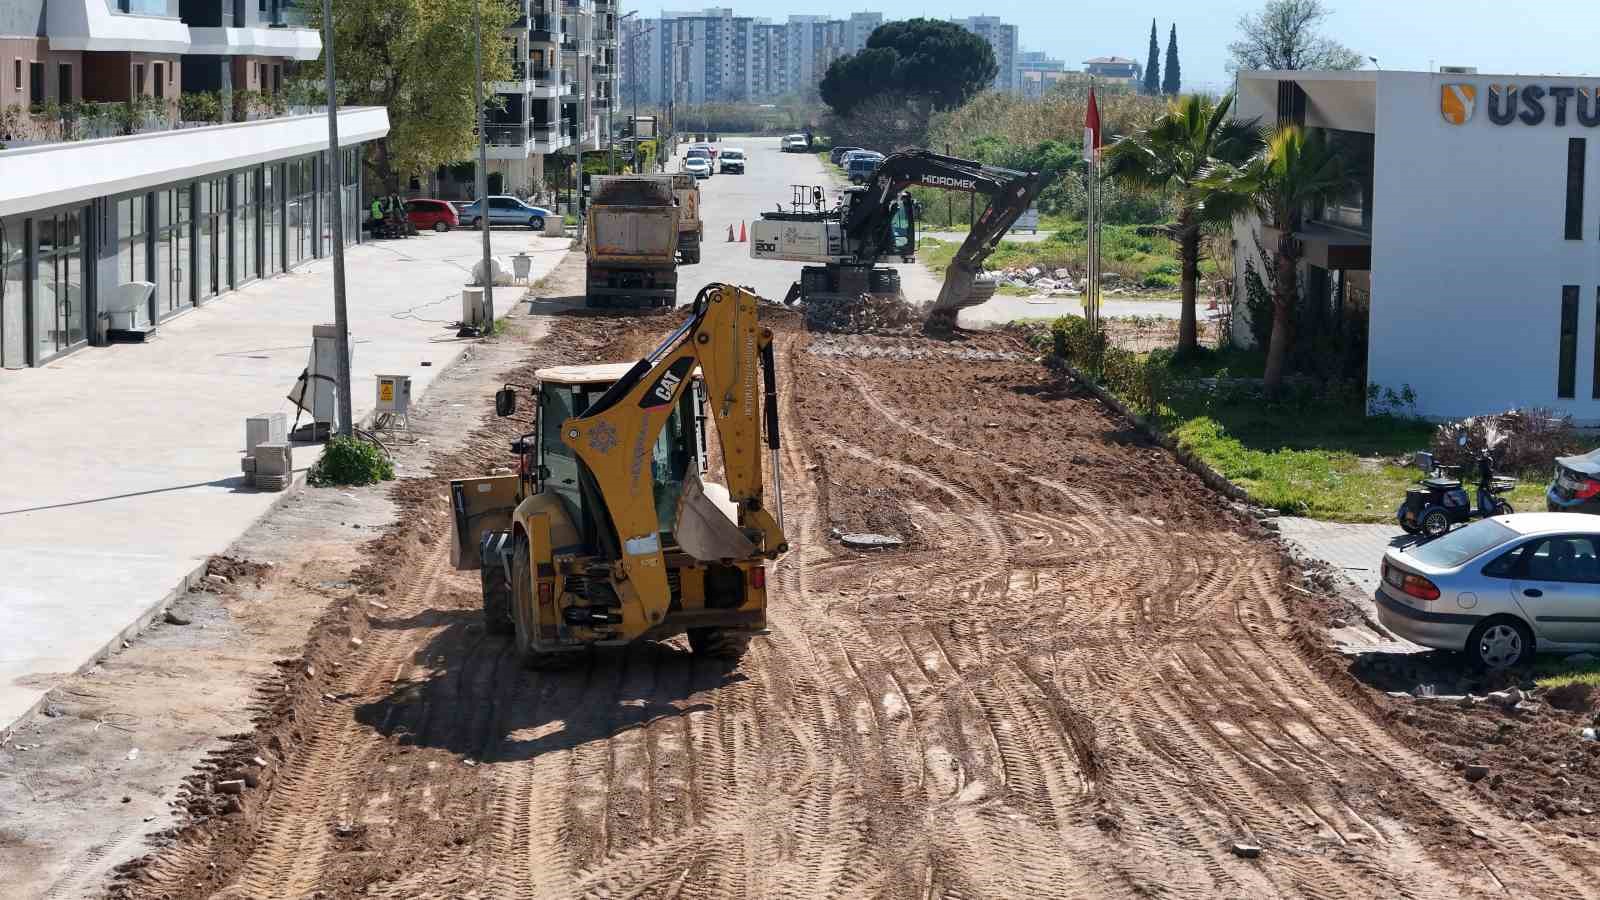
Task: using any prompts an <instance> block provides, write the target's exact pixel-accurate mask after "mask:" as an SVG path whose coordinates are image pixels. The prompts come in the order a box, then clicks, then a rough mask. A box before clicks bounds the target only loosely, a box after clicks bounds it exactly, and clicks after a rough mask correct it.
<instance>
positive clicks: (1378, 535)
mask: <svg viewBox="0 0 1600 900" xmlns="http://www.w3.org/2000/svg"><path fill="white" fill-rule="evenodd" d="M1275 521H1276V522H1277V523H1278V529H1279V533H1281V534H1282V535H1283V539H1284V542H1285V543H1287V544H1288V545H1289V547H1290V549H1291V550H1292V551H1293V552H1294V553H1295V555H1297V556H1301V557H1304V558H1308V559H1314V560H1320V561H1321V562H1324V563H1327V564H1328V565H1329V566H1331V567H1332V568H1333V569H1334V571H1335V572H1337V573H1338V574H1340V575H1343V576H1344V578H1345V579H1347V580H1348V583H1349V584H1348V589H1346V590H1342V591H1340V594H1341V596H1343V597H1344V599H1346V600H1348V601H1349V602H1350V603H1351V605H1353V606H1355V607H1356V608H1357V609H1359V610H1360V611H1361V614H1362V618H1363V619H1364V621H1362V622H1352V623H1351V624H1350V625H1348V626H1346V627H1342V628H1333V629H1331V630H1330V632H1329V633H1330V636H1331V637H1332V638H1333V640H1334V643H1335V644H1336V645H1337V646H1338V647H1339V648H1340V649H1341V650H1343V651H1344V652H1346V653H1367V652H1381V653H1417V652H1420V651H1422V650H1424V649H1425V648H1422V647H1419V646H1417V645H1416V644H1413V643H1411V642H1410V641H1407V640H1405V639H1403V638H1400V637H1397V636H1396V635H1394V634H1392V633H1391V632H1390V631H1389V630H1388V629H1386V628H1384V627H1383V626H1382V625H1381V624H1380V623H1379V622H1378V608H1377V604H1375V603H1374V602H1373V600H1372V595H1373V594H1375V593H1377V590H1378V579H1379V577H1380V575H1381V573H1380V572H1379V568H1380V567H1381V566H1382V564H1383V553H1384V551H1385V550H1388V549H1389V547H1390V546H1391V545H1392V542H1394V541H1395V540H1396V539H1398V538H1403V537H1406V533H1405V532H1403V531H1401V530H1400V528H1399V526H1397V525H1354V524H1346V523H1342V522H1320V521H1317V520H1316V519H1301V518H1296V517H1293V516H1284V517H1283V518H1280V519H1276V520H1275Z"/></svg>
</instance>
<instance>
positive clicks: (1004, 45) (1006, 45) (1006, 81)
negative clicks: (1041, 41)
mask: <svg viewBox="0 0 1600 900" xmlns="http://www.w3.org/2000/svg"><path fill="white" fill-rule="evenodd" d="M951 21H952V22H954V23H956V24H957V25H960V26H961V27H962V28H965V29H966V30H968V31H970V32H972V33H973V34H975V35H977V36H978V37H981V38H983V39H984V40H986V41H988V42H989V46H990V47H992V48H994V61H995V64H996V65H998V66H999V67H1000V71H999V72H997V73H996V74H995V76H994V87H995V90H999V91H1008V92H1012V93H1017V92H1020V90H1021V88H1022V84H1021V82H1022V79H1021V69H1020V68H1019V67H1018V63H1019V62H1020V61H1021V59H1020V56H1019V54H1018V52H1017V26H1015V25H1007V24H1006V23H1004V22H1002V21H1000V19H999V17H998V16H972V17H970V18H966V19H951Z"/></svg>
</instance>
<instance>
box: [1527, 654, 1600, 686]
mask: <svg viewBox="0 0 1600 900" xmlns="http://www.w3.org/2000/svg"><path fill="white" fill-rule="evenodd" d="M1533 680H1534V683H1535V684H1537V685H1539V687H1542V688H1558V687H1564V686H1566V685H1569V684H1587V685H1593V686H1594V687H1597V688H1600V661H1596V662H1592V663H1578V664H1574V663H1569V662H1567V661H1566V660H1564V659H1555V658H1552V657H1548V656H1541V657H1538V658H1536V659H1535V661H1534V664H1533Z"/></svg>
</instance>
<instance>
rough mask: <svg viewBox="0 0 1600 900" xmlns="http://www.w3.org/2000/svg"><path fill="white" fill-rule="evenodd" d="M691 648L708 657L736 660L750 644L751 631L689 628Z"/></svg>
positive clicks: (696, 654) (696, 653)
mask: <svg viewBox="0 0 1600 900" xmlns="http://www.w3.org/2000/svg"><path fill="white" fill-rule="evenodd" d="M685 633H686V634H687V635H688V638H689V649H690V650H691V651H693V652H694V655H695V656H700V657H705V658H707V659H728V660H736V659H738V658H740V657H741V656H743V655H744V651H745V648H747V647H748V646H749V645H750V632H748V631H742V630H739V629H736V628H689V629H686V630H685Z"/></svg>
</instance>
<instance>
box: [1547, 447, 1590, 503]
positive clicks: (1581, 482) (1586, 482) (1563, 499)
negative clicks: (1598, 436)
mask: <svg viewBox="0 0 1600 900" xmlns="http://www.w3.org/2000/svg"><path fill="white" fill-rule="evenodd" d="M1544 500H1545V507H1546V508H1547V509H1549V510H1550V511H1551V512H1575V513H1597V514H1600V450H1591V451H1589V452H1588V453H1585V454H1583V455H1582V456H1558V457H1556V477H1555V479H1554V480H1552V481H1551V482H1550V489H1549V490H1547V491H1545V493H1544Z"/></svg>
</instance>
